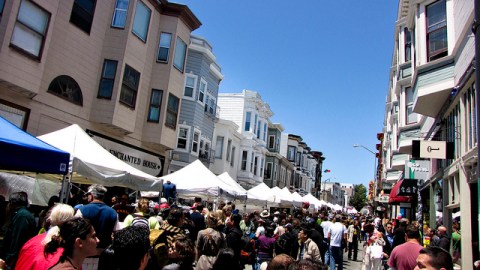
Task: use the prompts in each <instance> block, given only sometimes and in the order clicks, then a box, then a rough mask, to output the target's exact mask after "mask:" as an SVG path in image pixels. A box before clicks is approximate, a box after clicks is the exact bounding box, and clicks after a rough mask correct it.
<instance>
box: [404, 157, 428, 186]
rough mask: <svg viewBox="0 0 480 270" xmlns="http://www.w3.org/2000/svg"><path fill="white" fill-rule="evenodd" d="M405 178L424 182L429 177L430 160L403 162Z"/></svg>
mask: <svg viewBox="0 0 480 270" xmlns="http://www.w3.org/2000/svg"><path fill="white" fill-rule="evenodd" d="M405 176H406V177H408V178H410V179H417V180H424V181H426V180H427V179H428V178H429V177H430V160H413V159H412V160H409V161H406V162H405Z"/></svg>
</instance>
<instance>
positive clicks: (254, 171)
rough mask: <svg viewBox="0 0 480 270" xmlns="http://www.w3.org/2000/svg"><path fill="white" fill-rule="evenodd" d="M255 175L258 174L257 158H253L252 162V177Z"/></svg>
mask: <svg viewBox="0 0 480 270" xmlns="http://www.w3.org/2000/svg"><path fill="white" fill-rule="evenodd" d="M257 174H258V157H255V158H254V161H253V175H257Z"/></svg>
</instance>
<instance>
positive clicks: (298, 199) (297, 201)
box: [283, 187, 304, 206]
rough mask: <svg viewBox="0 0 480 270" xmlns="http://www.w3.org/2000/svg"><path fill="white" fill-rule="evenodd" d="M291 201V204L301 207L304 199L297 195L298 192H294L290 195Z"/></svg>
mask: <svg viewBox="0 0 480 270" xmlns="http://www.w3.org/2000/svg"><path fill="white" fill-rule="evenodd" d="M283 189H286V187H284V188H283ZM287 190H288V189H287ZM292 199H293V204H294V205H295V206H301V205H302V204H303V202H304V199H303V198H302V196H301V195H300V194H298V192H296V191H295V192H293V193H292Z"/></svg>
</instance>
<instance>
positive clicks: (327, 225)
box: [320, 220, 333, 238]
mask: <svg viewBox="0 0 480 270" xmlns="http://www.w3.org/2000/svg"><path fill="white" fill-rule="evenodd" d="M332 224H333V223H332V222H331V221H330V220H325V221H324V222H322V224H320V226H322V229H323V235H324V237H325V238H327V237H328V229H329V228H330V226H332Z"/></svg>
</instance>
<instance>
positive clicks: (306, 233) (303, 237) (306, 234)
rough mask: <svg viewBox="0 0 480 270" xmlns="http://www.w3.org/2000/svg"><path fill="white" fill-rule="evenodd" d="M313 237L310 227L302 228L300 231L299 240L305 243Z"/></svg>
mask: <svg viewBox="0 0 480 270" xmlns="http://www.w3.org/2000/svg"><path fill="white" fill-rule="evenodd" d="M311 236H312V229H310V228H308V227H302V228H300V231H299V232H298V240H300V241H302V242H305V241H307V240H308V238H310V237H311Z"/></svg>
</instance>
